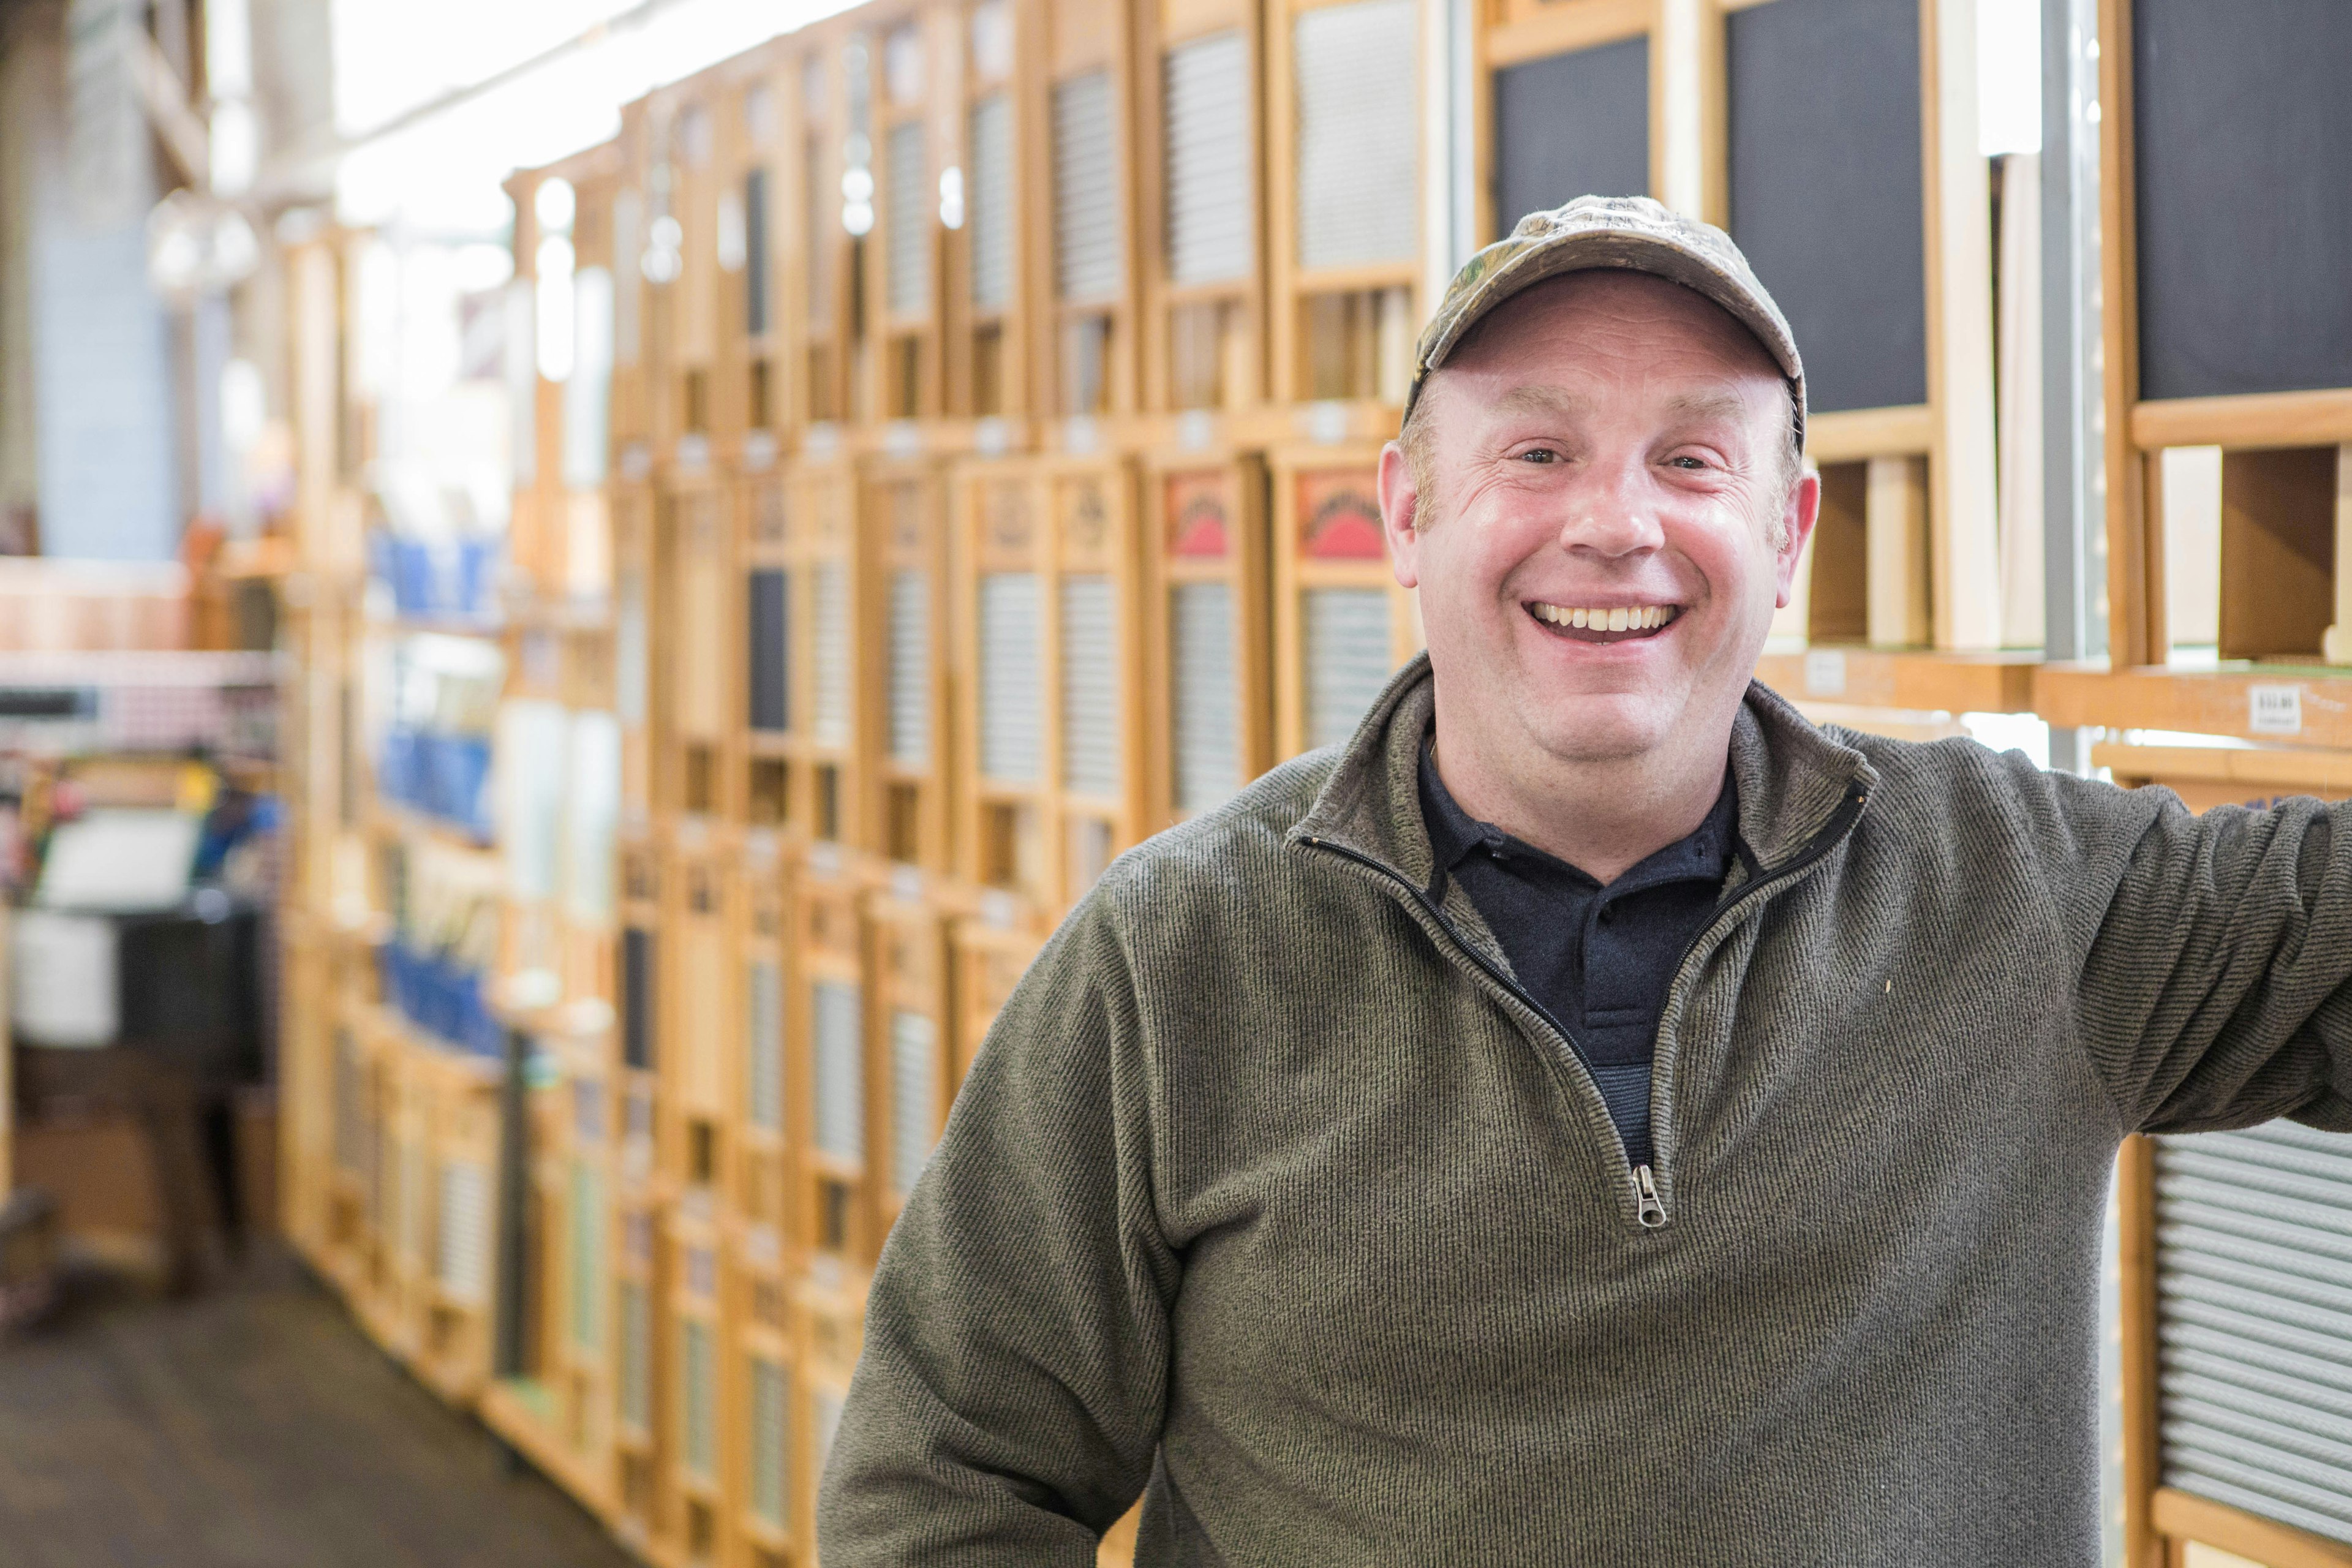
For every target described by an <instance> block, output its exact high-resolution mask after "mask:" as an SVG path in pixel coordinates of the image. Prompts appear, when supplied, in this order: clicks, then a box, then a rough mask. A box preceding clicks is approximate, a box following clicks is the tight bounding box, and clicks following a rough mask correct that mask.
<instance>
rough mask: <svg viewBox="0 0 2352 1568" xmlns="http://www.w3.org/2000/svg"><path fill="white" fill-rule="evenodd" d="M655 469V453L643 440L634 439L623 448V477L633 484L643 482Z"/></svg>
mask: <svg viewBox="0 0 2352 1568" xmlns="http://www.w3.org/2000/svg"><path fill="white" fill-rule="evenodd" d="M653 471H654V457H653V454H652V453H651V452H649V451H647V450H646V444H645V443H644V442H643V441H632V442H630V443H629V444H628V445H627V446H625V447H622V448H621V477H622V478H623V479H626V480H628V481H629V482H630V483H631V484H633V485H636V484H643V483H645V481H646V479H647V478H649V477H650V476H651V475H652V473H653Z"/></svg>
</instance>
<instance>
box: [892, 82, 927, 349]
mask: <svg viewBox="0 0 2352 1568" xmlns="http://www.w3.org/2000/svg"><path fill="white" fill-rule="evenodd" d="M883 156H884V158H885V160H886V163H885V166H884V168H883V175H884V177H885V178H887V180H888V181H889V182H890V188H889V189H888V190H887V191H886V192H884V193H883V199H884V200H885V201H887V202H888V203H889V204H890V214H889V216H890V236H889V239H890V254H889V257H888V258H887V259H888V267H887V282H886V284H885V287H884V293H883V298H884V300H886V302H887V305H888V307H889V310H890V313H891V314H892V315H894V316H909V317H916V316H928V315H929V314H930V313H931V306H930V298H931V201H930V163H929V158H928V157H927V156H926V155H925V150H924V147H923V122H922V121H919V120H909V121H906V122H905V123H904V124H900V125H894V126H892V127H891V128H890V136H889V141H888V142H887V144H886V145H885V147H884V149H883Z"/></svg>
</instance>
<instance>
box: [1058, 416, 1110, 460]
mask: <svg viewBox="0 0 2352 1568" xmlns="http://www.w3.org/2000/svg"><path fill="white" fill-rule="evenodd" d="M1101 447H1102V431H1101V429H1100V428H1099V427H1098V426H1096V424H1095V422H1094V421H1093V420H1092V419H1089V418H1087V416H1085V415H1083V414H1079V415H1074V416H1071V417H1070V418H1068V419H1066V420H1064V421H1063V422H1062V450H1063V451H1065V452H1067V453H1068V454H1070V456H1072V457H1074V458H1091V457H1093V456H1094V455H1095V453H1096V452H1097V450H1099V449H1100V448H1101Z"/></svg>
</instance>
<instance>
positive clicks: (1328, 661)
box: [1306, 588, 1395, 746]
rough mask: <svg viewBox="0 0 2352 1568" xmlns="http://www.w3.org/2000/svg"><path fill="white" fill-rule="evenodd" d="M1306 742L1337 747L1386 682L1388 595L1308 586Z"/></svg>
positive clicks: (1371, 590) (1388, 664) (1388, 663)
mask: <svg viewBox="0 0 2352 1568" xmlns="http://www.w3.org/2000/svg"><path fill="white" fill-rule="evenodd" d="M1306 597H1307V648H1306V654H1307V682H1306V690H1307V744H1308V745H1309V746H1337V745H1339V744H1341V743H1343V742H1346V740H1347V739H1348V737H1349V735H1352V734H1354V733H1355V731H1356V722H1357V721H1359V720H1360V719H1361V718H1363V716H1364V711H1365V710H1367V709H1369V708H1370V707H1371V705H1372V699H1373V698H1375V697H1378V696H1379V695H1380V694H1381V687H1383V686H1385V685H1387V684H1388V679H1389V675H1390V672H1391V670H1393V669H1394V668H1395V664H1394V662H1393V660H1392V658H1391V654H1390V651H1389V596H1388V594H1387V592H1386V591H1385V590H1382V589H1380V588H1309V589H1308V590H1307V595H1306Z"/></svg>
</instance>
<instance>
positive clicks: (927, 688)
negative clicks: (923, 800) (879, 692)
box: [890, 572, 931, 768]
mask: <svg viewBox="0 0 2352 1568" xmlns="http://www.w3.org/2000/svg"><path fill="white" fill-rule="evenodd" d="M890 760H891V761H892V762H894V763H902V764H904V765H905V766H907V767H910V768H921V767H929V765H930V761H931V579H930V575H929V574H928V573H924V572H893V573H892V574H890Z"/></svg>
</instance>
